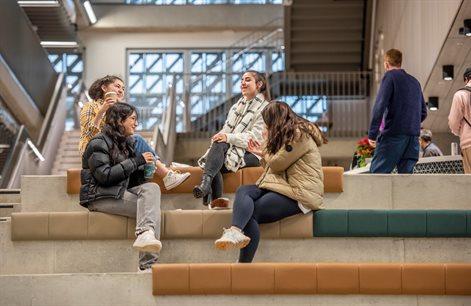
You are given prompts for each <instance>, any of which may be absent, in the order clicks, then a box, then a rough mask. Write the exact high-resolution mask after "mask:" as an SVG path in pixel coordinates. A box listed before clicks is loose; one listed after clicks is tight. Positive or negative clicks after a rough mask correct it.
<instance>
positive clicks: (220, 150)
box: [203, 142, 260, 199]
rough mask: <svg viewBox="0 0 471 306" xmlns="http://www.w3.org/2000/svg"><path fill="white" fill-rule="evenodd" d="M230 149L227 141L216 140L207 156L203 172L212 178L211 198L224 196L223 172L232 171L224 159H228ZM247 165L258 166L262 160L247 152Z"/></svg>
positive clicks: (245, 157)
mask: <svg viewBox="0 0 471 306" xmlns="http://www.w3.org/2000/svg"><path fill="white" fill-rule="evenodd" d="M228 149H229V144H228V143H226V142H215V143H213V145H212V146H211V149H210V150H209V152H208V156H207V157H206V164H205V166H204V171H203V174H205V175H208V176H210V177H211V178H212V182H211V189H212V193H211V199H217V198H220V197H221V196H222V193H223V190H224V180H223V178H222V174H223V173H228V172H230V171H229V170H227V169H226V167H225V166H224V160H225V159H226V153H227V150H228ZM244 161H245V167H258V166H260V161H259V160H258V158H257V157H256V156H255V155H253V154H252V153H250V152H245V155H244Z"/></svg>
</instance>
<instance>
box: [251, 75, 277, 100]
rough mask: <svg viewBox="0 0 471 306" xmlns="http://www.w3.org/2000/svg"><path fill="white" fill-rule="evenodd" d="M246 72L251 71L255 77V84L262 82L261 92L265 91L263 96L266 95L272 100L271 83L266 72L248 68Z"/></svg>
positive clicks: (266, 98) (267, 98) (266, 97)
mask: <svg viewBox="0 0 471 306" xmlns="http://www.w3.org/2000/svg"><path fill="white" fill-rule="evenodd" d="M245 73H250V74H252V76H253V77H254V79H255V84H257V83H258V82H262V86H261V87H260V93H263V96H264V97H265V100H267V101H270V100H271V97H270V84H269V83H268V79H267V77H266V75H265V74H263V73H261V72H258V71H256V70H247V71H245V72H244V74H245Z"/></svg>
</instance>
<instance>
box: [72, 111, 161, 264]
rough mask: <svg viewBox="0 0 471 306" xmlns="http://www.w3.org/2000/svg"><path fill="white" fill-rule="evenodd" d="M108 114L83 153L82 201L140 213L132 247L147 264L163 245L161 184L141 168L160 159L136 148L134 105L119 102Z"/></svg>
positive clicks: (136, 215)
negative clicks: (100, 129) (139, 152)
mask: <svg viewBox="0 0 471 306" xmlns="http://www.w3.org/2000/svg"><path fill="white" fill-rule="evenodd" d="M105 118H106V119H105V120H106V121H105V126H104V128H103V130H102V133H99V134H97V135H96V136H95V137H93V138H92V139H91V140H90V142H89V143H88V145H87V147H86V149H85V152H84V154H83V156H82V173H81V187H80V205H82V206H84V207H87V208H88V209H89V210H90V211H98V212H103V213H109V214H114V215H120V216H126V217H131V218H136V236H137V239H136V241H135V242H134V244H133V247H134V248H136V249H138V250H139V251H140V254H139V271H143V270H148V269H149V268H150V266H151V265H152V264H153V263H155V262H156V261H157V259H158V256H159V254H158V253H159V252H160V249H161V248H162V244H161V242H160V240H159V239H160V223H161V221H160V188H159V186H158V185H157V184H155V183H150V182H149V183H146V182H145V179H144V174H143V171H142V170H138V169H139V168H142V167H143V166H144V165H145V164H146V163H155V159H154V155H153V154H152V153H151V152H145V153H142V154H140V155H137V156H136V154H135V153H134V150H133V142H134V141H135V140H134V138H133V137H132V135H133V134H134V129H135V128H136V126H137V114H136V109H135V107H134V106H132V105H129V104H126V103H116V104H114V105H113V106H111V107H110V108H109V109H108V110H107V112H106V115H105Z"/></svg>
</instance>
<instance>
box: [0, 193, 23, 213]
mask: <svg viewBox="0 0 471 306" xmlns="http://www.w3.org/2000/svg"><path fill="white" fill-rule="evenodd" d="M20 201H21V196H20V190H19V189H1V190H0V218H3V217H9V216H10V215H11V213H13V212H18V211H21V204H20Z"/></svg>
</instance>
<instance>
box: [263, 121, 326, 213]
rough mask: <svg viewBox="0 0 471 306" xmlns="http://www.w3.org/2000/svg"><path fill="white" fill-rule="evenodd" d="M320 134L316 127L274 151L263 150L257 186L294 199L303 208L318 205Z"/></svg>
mask: <svg viewBox="0 0 471 306" xmlns="http://www.w3.org/2000/svg"><path fill="white" fill-rule="evenodd" d="M321 144H322V137H321V135H320V132H319V130H318V129H317V128H313V130H312V132H311V133H310V134H304V135H300V136H298V137H297V139H295V141H293V142H292V143H290V144H288V145H286V146H284V147H282V148H281V149H280V150H279V151H278V152H277V153H276V154H274V155H269V154H265V156H264V157H263V159H262V160H261V163H262V166H263V167H264V168H265V169H264V172H263V174H262V176H261V177H260V178H259V180H258V181H257V186H258V187H259V188H264V189H268V190H271V191H275V192H278V193H280V194H282V195H285V196H287V197H289V198H291V199H293V200H296V201H298V202H299V203H300V204H302V205H303V206H305V207H306V208H310V209H313V210H317V209H322V208H323V206H322V204H323V198H324V174H323V172H322V162H321V155H320V153H319V148H318V147H319V146H321Z"/></svg>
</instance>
